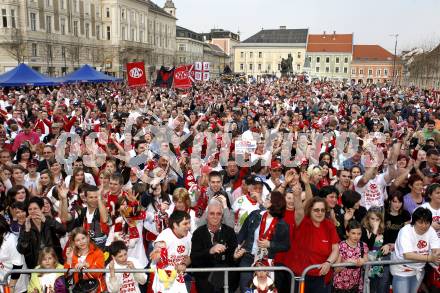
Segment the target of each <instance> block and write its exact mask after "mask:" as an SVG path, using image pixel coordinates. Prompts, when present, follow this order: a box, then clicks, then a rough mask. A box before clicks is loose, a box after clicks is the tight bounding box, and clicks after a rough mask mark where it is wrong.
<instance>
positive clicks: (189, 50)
mask: <svg viewBox="0 0 440 293" xmlns="http://www.w3.org/2000/svg"><path fill="white" fill-rule="evenodd" d="M204 47H205V42H204V41H203V36H202V35H201V34H198V33H195V32H193V31H191V30H189V29H186V28H183V27H181V26H176V48H177V50H176V59H177V63H176V64H178V65H181V64H193V63H194V62H197V61H202V60H203V54H204Z"/></svg>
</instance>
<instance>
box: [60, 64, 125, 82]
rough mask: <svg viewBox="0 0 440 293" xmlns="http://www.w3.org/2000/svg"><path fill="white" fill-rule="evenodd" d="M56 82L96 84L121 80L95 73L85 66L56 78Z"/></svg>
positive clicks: (92, 69) (88, 66)
mask: <svg viewBox="0 0 440 293" xmlns="http://www.w3.org/2000/svg"><path fill="white" fill-rule="evenodd" d="M57 80H58V81H60V82H62V83H77V82H90V83H97V82H112V81H121V80H122V79H121V78H116V77H113V76H110V75H107V74H104V73H102V72H99V71H96V70H95V69H94V68H92V67H91V66H90V65H87V64H86V65H84V66H83V67H81V68H79V69H77V70H76V71H74V72H72V73H69V74H67V75H65V76H62V77H59V78H57Z"/></svg>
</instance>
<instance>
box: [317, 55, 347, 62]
mask: <svg viewBox="0 0 440 293" xmlns="http://www.w3.org/2000/svg"><path fill="white" fill-rule="evenodd" d="M333 58H334V59H335V63H336V64H339V63H341V59H342V58H341V57H338V56H335V57H333ZM331 59H332V58H331V57H329V56H327V57H325V63H330V62H331ZM315 60H316V63H321V56H316V58H315ZM348 61H349V60H348V57H344V63H348ZM309 62H310V63H311V62H312V57H309Z"/></svg>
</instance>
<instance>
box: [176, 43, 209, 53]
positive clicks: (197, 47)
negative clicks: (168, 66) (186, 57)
mask: <svg viewBox="0 0 440 293" xmlns="http://www.w3.org/2000/svg"><path fill="white" fill-rule="evenodd" d="M189 47H190V49H187V45H186V44H178V47H177V48H178V50H179V52H186V51H190V52H192V53H195V52H198V53H203V45H198V44H197V45H193V46H191V45H190V46H189Z"/></svg>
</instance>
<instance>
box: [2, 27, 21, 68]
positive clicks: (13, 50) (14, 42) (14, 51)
mask: <svg viewBox="0 0 440 293" xmlns="http://www.w3.org/2000/svg"><path fill="white" fill-rule="evenodd" d="M8 30H9V31H10V32H11V33H10V34H5V35H3V36H2V40H0V46H1V47H2V48H3V49H5V50H6V52H8V54H9V55H10V56H12V57H13V58H14V60H16V61H17V64H20V63H23V62H24V59H25V58H26V57H27V55H26V52H27V50H26V49H27V44H26V41H25V37H24V35H23V32H22V31H21V30H20V29H18V28H12V29H8Z"/></svg>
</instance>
